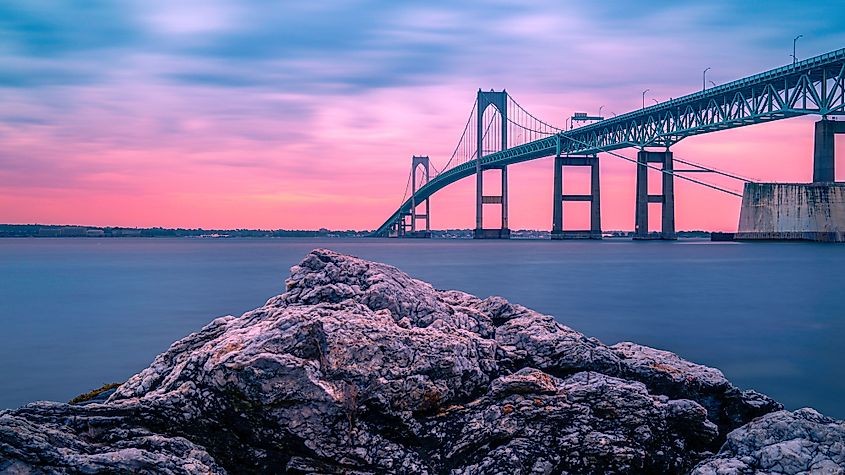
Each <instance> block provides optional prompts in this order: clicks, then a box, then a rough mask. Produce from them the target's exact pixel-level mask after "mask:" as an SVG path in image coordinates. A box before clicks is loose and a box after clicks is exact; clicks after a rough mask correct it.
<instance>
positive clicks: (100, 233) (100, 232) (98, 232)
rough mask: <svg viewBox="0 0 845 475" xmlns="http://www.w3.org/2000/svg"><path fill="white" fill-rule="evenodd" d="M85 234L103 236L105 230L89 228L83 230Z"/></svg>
mask: <svg viewBox="0 0 845 475" xmlns="http://www.w3.org/2000/svg"><path fill="white" fill-rule="evenodd" d="M85 235H86V236H88V237H104V236H105V235H106V232H105V231H103V230H102V229H89V230H87V231H86V232H85Z"/></svg>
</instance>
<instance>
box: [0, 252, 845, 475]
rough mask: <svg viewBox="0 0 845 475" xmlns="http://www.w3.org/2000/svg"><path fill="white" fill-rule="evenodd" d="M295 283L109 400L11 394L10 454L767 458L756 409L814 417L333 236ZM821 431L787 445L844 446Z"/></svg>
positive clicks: (211, 465)
mask: <svg viewBox="0 0 845 475" xmlns="http://www.w3.org/2000/svg"><path fill="white" fill-rule="evenodd" d="M285 289H286V290H285V292H284V293H283V294H281V295H279V296H276V297H273V298H271V299H270V300H269V301H268V302H267V303H266V304H265V305H264V306H262V307H259V308H257V309H255V310H253V311H250V312H247V313H245V314H243V315H242V316H240V317H233V316H227V317H222V318H218V319H216V320H214V321H212V322H211V323H209V324H208V325H206V326H205V327H204V328H202V329H201V330H200V331H198V332H196V333H193V334H191V335H188V336H187V337H185V338H183V339H181V340H179V341H177V342H175V343H174V344H173V345H172V346H171V347H170V348H169V349H168V350H167V351H165V352H164V353H162V354H161V355H159V356H157V357H156V358H155V360H154V361H153V362H152V364H151V365H150V366H149V367H148V368H146V369H144V370H143V371H141V372H140V373H138V374H137V375H135V376H133V377H131V378H130V379H129V380H128V381H127V382H126V383H124V384H122V385H121V386H120V387H119V388H118V389H117V390H116V391H115V392H114V394H112V395H111V396H110V397H109V399H108V400H107V401H106V402H92V403H89V404H87V405H85V406H69V405H66V404H58V403H33V404H29V405H27V406H25V407H23V408H20V409H17V410H7V411H2V412H0V472H2V471H8V472H11V473H78V472H85V473H113V472H124V473H284V472H290V473H357V474H364V473H429V474H441V473H444V474H447V473H448V474H467V475H469V474H494V473H508V474H511V473H513V474H519V473H525V474H528V473H532V474H533V473H536V474H544V473H548V474H552V473H556V474H564V473H566V474H574V473H579V474H582V473H583V474H590V473H597V474H598V473H632V474H633V473H636V474H648V473H654V474H658V473H659V474H664V473H668V474H672V473H689V471H690V470H692V469H693V467H695V466H696V465H698V468H696V470H697V471H698V472H696V473H701V474H704V473H708V474H709V473H718V474H723V473H746V472H742V471H739V472H731V471H725V470H728V469H727V468H725V467H730V466H733V465H731V464H738V463H742V464H744V465H742V467H744V468H743V470H751V472H747V473H753V470H757V469H758V468H760V467H762V465H759V464H760V463H762V462H761V461H763V460H769V459H767V458H765V457H763V456H754V455H752V456H747V455H745V454H746V453H750V454H756V453H757V452H760V451H764V452H765V453H767V454H770V453H772V452H771V450H772V449H770V448H769V447H773V446H778V444H779V443H780V442H778V440H779V439H778V437H781V436H782V435H783V434H784V433H783V431H780V430H775V429H774V428H776V424H774V423H771V424H768V423H767V424H764V425H760V424H761V422H760V421H769V420H770V418H777V417H780V418H789V417H795V418H799V419H801V420H802V421H807V420H810V419H812V418H811V417H809V416H807V415H806V414H805V413H803V412H801V411H798V412H796V413H789V412H786V411H781V412H775V411H779V410H780V409H782V407H781V406H780V405H779V404H778V403H776V402H775V401H773V400H771V399H770V398H768V397H766V396H764V395H761V394H759V393H755V392H753V391H740V390H739V389H738V388H736V387H734V386H733V385H731V384H730V382H728V381H727V380H726V379H725V377H724V376H723V375H722V373H721V372H719V371H718V370H716V369H713V368H707V367H705V366H701V365H697V364H695V363H691V362H689V361H686V360H683V359H682V358H680V357H678V356H677V355H674V354H672V353H669V352H665V351H660V350H655V349H652V348H647V347H643V346H640V345H636V344H633V343H620V344H617V345H613V346H607V345H604V344H603V343H601V342H600V341H598V340H596V339H595V338H589V337H586V336H584V335H583V334H581V333H579V332H577V331H576V330H573V329H571V328H569V327H567V326H565V325H563V324H561V323H559V322H558V321H557V320H556V319H555V318H553V317H551V316H547V315H543V314H540V313H538V312H535V311H533V310H530V309H528V308H525V307H523V306H520V305H516V304H512V303H510V302H508V301H506V300H505V299H502V298H501V297H490V298H486V299H481V298H478V297H475V296H472V295H469V294H466V293H464V292H460V291H455V290H449V291H441V290H436V289H434V288H433V287H432V286H431V285H429V284H427V283H425V282H422V281H419V280H416V279H413V278H411V277H410V276H408V275H407V274H405V273H403V272H401V271H399V270H398V269H396V268H394V267H391V266H388V265H385V264H379V263H374V262H368V261H365V260H362V259H358V258H355V257H352V256H347V255H343V254H339V253H336V252H333V251H329V250H325V249H317V250H314V251H312V252H311V253H309V254H308V255H307V256H306V257H305V258H304V259H303V260H302V262H300V263H299V264H298V265H296V266H294V267H293V268H292V269H291V275H290V278H289V279H287V281H286V282H285ZM760 416H763V417H762V418H760V419H755V418H758V417H760ZM818 417H822V416H818ZM812 420H813V421H815V422H813V423H814V424H818V423H820V422H818V421H817V420H816V419H812ZM752 421H753V422H752ZM825 421H827V420H826V419H825ZM749 422H750V423H751V424H749V425H746V424H748V423H749ZM755 424H757V425H755ZM824 424H827V426H826V427H828V426H830V424H836V423H835V422H824ZM731 431H733V432H731ZM743 431H746V432H743ZM728 433H730V436H728V435H727V434H728ZM752 436H753V437H754V438H755V440H762V441H764V442H765V443H763V442H761V444H763V445H760V444H758V445H760V446H759V447H758V445H753V446H748V447H746V446H744V445H742V440H744V437H752ZM726 437H727V439H726ZM767 437H768V438H767ZM726 440H727V443H725V446H724V447H723V448H722V449H721V451H719V449H720V446H721V445H722V443H723V442H725V441H726ZM814 440H815V439H814ZM828 442H829V443H828ZM813 443H816V444H817V445H818V447H821V448H820V449H818V450H809V449H808V450H806V451H804V452H801V451H798V452H796V451H794V450H793V451H792V452H790V451H789V450H788V449H789V447H791V446H790V445H788V444H787V445H785V446H783V447H782V448H781V451H780V452H777V453H780V454H783V456H784V457H793V456H794V457H800V456H802V454H804V453H805V452H806V454H808V456H809V455H812V456H813V457H815V459H814V461H813V464H815V465H812V464H811V465H807V464H804V465H802V464H801V463H794V464H787V465H784V466H785V467H787V469H788V467H799V466H810V467H827V466H835V465H836V464H837V463H841V462H842V461H841V460H839V459H837V458H836V457H835V456H834V455H835V454H834V452H835V450H836V448H837V447H841V444H840V445H835V444H836V441H835V440H833V439H824V441H821V442H819V441H815V442H813ZM824 444H827V445H824ZM802 447H804V445H802ZM717 451H718V454H716V455H714V453H715V452H717ZM795 453H797V454H798V455H795ZM749 457H751V458H753V460H751V459H750V458H749ZM754 457H756V458H754ZM825 457H827V458H825ZM770 458H771V457H770ZM734 459H736V460H740V462H735V461H734ZM755 463H756V464H757V465H755ZM714 464H715V465H714ZM825 464H827V465H825ZM831 464H833V465H831ZM736 466H738V467H739V466H740V465H736ZM760 469H762V468H760ZM770 469H771V467H769V468H766V470H770ZM707 470H711V471H707ZM712 470H715V471H712ZM805 470H806V469H805ZM773 473H800V472H788V471H783V472H773ZM832 473H835V472H832Z"/></svg>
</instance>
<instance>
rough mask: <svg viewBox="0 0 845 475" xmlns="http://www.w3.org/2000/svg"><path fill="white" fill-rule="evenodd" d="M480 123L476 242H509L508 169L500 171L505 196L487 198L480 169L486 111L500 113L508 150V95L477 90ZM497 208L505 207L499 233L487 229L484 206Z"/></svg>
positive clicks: (502, 145)
mask: <svg viewBox="0 0 845 475" xmlns="http://www.w3.org/2000/svg"><path fill="white" fill-rule="evenodd" d="M476 101H477V102H476V104H477V109H476V110H477V113H476V116H477V120H476V129H475V130H476V134H475V136H476V157H475V158H476V161H475V180H476V181H475V189H476V191H475V232H474V233H473V238H475V239H510V236H511V231H510V229H509V228H508V167H507V165H502V166H501V167H497V168H499V169H500V170H501V173H502V193H501V194H500V195H495V196H492V195H488V196H485V195H484V167H482V166H481V158H482V157H483V156H484V150H483V145H484V141H483V138H484V123H483V117H484V111H486V110H487V107H489V106H491V105H492V106H493V107H495V108H496V110H497V111H498V112H499V116H500V118H501V131H500V134H499V135H500V136H501V141H502V143H501V150H505V149H507V148H508V93H507V91H504V90H503V91H501V92H496V91H492V90H491V91H482V90H481V89H479V90H478V97H477V99H476ZM486 204H498V205H501V207H502V224H501V227H500V228H499V229H495V228H494V229H484V220H483V215H484V205H486Z"/></svg>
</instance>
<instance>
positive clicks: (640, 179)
mask: <svg viewBox="0 0 845 475" xmlns="http://www.w3.org/2000/svg"><path fill="white" fill-rule="evenodd" d="M649 163H659V164H661V166H662V170H663V173H661V174H662V175H663V189H662V190H661V194H659V195H650V194H649V193H648V170H649V166H648V164H649ZM672 170H673V159H672V152H670V151H669V148H668V147H667V148H666V150H663V151H659V152H653V151H648V150H645V149H643V150H640V151H639V152H637V206H636V216H635V219H634V239H666V240H675V239H677V238H678V237H677V235H676V234H675V181H674V179H675V176H674V175H673V174H672ZM666 172H668V173H666ZM649 203H660V204H661V213H662V216H663V219H662V227H661V230H660V235H659V236H657V237H652V236H651V234H649V232H648V205H649Z"/></svg>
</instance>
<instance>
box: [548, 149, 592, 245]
mask: <svg viewBox="0 0 845 475" xmlns="http://www.w3.org/2000/svg"><path fill="white" fill-rule="evenodd" d="M564 166H588V167H590V194H589V195H566V194H564V193H563V167H564ZM566 201H589V202H590V229H589V230H564V228H563V203H564V202H566ZM551 237H552V239H601V195H600V188H599V159H598V157H597V156H595V155H588V156H563V157H561V156H557V157H555V174H554V202H553V208H552V236H551Z"/></svg>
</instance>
